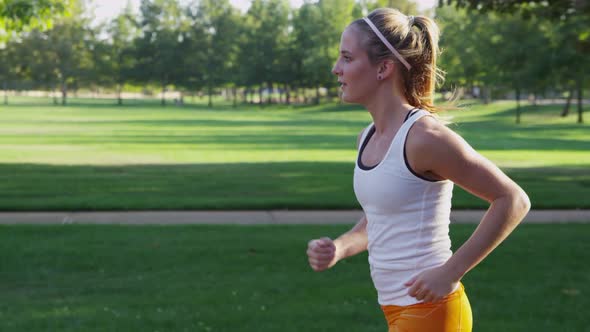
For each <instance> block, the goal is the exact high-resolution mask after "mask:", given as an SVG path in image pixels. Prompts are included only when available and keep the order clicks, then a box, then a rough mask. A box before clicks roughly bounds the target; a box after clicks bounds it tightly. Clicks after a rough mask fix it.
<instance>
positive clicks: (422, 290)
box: [404, 265, 459, 302]
mask: <svg viewBox="0 0 590 332" xmlns="http://www.w3.org/2000/svg"><path fill="white" fill-rule="evenodd" d="M458 283H459V280H453V278H452V277H451V273H450V272H449V271H447V269H446V267H445V265H442V266H439V267H435V268H433V269H429V270H426V271H424V272H422V273H420V274H418V275H417V276H415V277H414V278H412V279H410V280H408V282H406V283H405V284H404V285H405V286H407V287H410V289H409V291H408V295H410V296H411V297H415V298H416V300H418V301H423V302H438V301H440V300H441V299H442V298H443V297H445V296H447V295H449V294H450V293H451V292H452V291H453V290H454V289H455V287H457V284H458Z"/></svg>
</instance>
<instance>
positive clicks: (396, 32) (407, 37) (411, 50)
mask: <svg viewBox="0 0 590 332" xmlns="http://www.w3.org/2000/svg"><path fill="white" fill-rule="evenodd" d="M367 18H368V19H370V20H371V22H373V24H374V25H375V26H376V27H377V29H379V31H380V32H381V33H382V34H383V36H384V37H385V38H386V39H387V41H389V43H391V45H392V46H393V47H394V48H395V49H396V51H398V52H399V53H400V55H401V56H402V57H403V58H404V59H405V60H406V61H407V62H408V63H409V64H410V66H412V68H411V69H410V70H407V69H406V67H404V66H403V64H402V63H401V62H400V61H399V60H398V59H397V58H396V57H395V56H394V55H393V54H392V53H391V51H390V50H389V49H388V48H387V47H386V46H385V44H383V42H382V41H381V40H380V39H379V37H378V36H377V35H376V34H375V32H373V30H371V28H370V27H369V25H368V24H367V23H366V22H365V21H364V20H362V19H359V20H356V21H354V22H352V23H351V24H350V25H351V26H354V27H355V28H356V29H357V30H358V31H359V32H361V33H362V34H363V35H364V37H365V38H364V39H363V42H362V46H363V48H364V49H365V50H367V55H368V57H369V61H370V62H371V63H372V64H373V65H377V64H378V63H379V62H380V61H382V60H385V59H391V60H393V61H395V62H396V65H397V66H396V67H397V68H399V72H400V76H401V80H402V91H403V93H404V96H405V97H406V99H407V100H408V102H409V103H410V104H411V105H412V106H415V107H420V108H422V109H425V110H427V111H429V112H431V113H435V112H439V111H441V110H443V109H448V107H440V106H435V105H434V91H435V88H436V85H437V84H441V83H442V82H443V81H444V74H445V72H444V71H442V70H440V69H439V68H438V67H437V65H436V61H437V58H438V55H439V53H440V50H439V48H438V40H439V36H440V30H439V28H438V26H437V25H436V23H435V22H434V21H433V20H432V19H430V18H428V17H426V16H415V17H409V16H406V15H404V14H402V13H401V12H400V11H398V10H396V9H392V8H378V9H375V10H373V11H372V12H371V13H370V14H369V15H367ZM451 108H452V107H451Z"/></svg>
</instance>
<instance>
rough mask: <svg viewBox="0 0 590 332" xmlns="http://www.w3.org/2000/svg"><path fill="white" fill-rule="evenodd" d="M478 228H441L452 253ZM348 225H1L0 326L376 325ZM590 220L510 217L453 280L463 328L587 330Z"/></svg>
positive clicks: (380, 327)
mask: <svg viewBox="0 0 590 332" xmlns="http://www.w3.org/2000/svg"><path fill="white" fill-rule="evenodd" d="M474 227H475V225H452V226H451V238H452V240H453V246H454V248H455V249H456V248H457V247H458V246H459V245H461V244H462V243H463V242H464V241H465V240H466V239H467V237H468V236H469V235H470V234H471V232H472V231H473V230H474ZM348 228H349V226H344V225H338V226H327V225H323V226H319V225H318V226H297V225H292V226H96V225H65V226H0V262H1V264H0V280H1V282H0V294H2V295H1V299H2V301H0V321H1V322H2V323H0V326H1V328H0V330H2V331H7V332H8V331H19V332H20V331H31V332H34V331H242V332H248V331H252V332H261V331H285V332H288V331H351V332H354V331H364V332H365V331H385V322H384V319H383V317H382V314H381V312H380V310H379V307H378V305H377V303H376V294H375V290H374V288H373V286H372V283H371V280H370V276H369V268H368V265H367V264H368V263H367V258H366V254H362V255H359V256H357V257H353V258H351V259H348V260H346V261H343V262H341V263H339V264H337V265H336V266H335V267H334V269H332V270H330V271H327V272H323V273H315V272H313V271H312V270H311V269H310V268H309V267H308V266H307V262H306V255H305V249H306V246H307V241H308V240H310V239H311V238H315V237H318V236H331V237H335V236H337V235H338V234H340V233H342V232H343V231H345V230H347V229H348ZM589 232H590V224H568V225H564V224H555V225H521V226H520V227H519V228H517V229H516V230H515V232H514V233H513V234H512V235H511V236H510V237H509V238H508V239H507V241H506V242H505V243H504V244H502V245H501V246H500V247H498V248H497V249H496V250H495V251H494V252H493V253H492V254H491V255H490V256H489V257H488V258H487V259H486V260H484V261H483V262H482V263H481V264H480V265H479V266H478V267H476V268H475V269H474V270H473V271H471V272H470V273H469V274H468V275H467V276H466V277H465V278H464V279H463V283H464V284H465V287H466V290H467V294H468V297H469V299H470V302H471V305H472V309H473V314H474V331H478V332H486V331H490V332H497V331H535V332H541V331H547V332H549V331H551V332H552V331H560V332H567V331H572V332H573V331H576V332H580V331H590V328H589V327H588V316H587V309H588V307H589V306H590V297H589V296H588V295H589V294H590V268H589V267H588V264H586V263H584V262H586V261H587V260H588V252H589V251H590V242H588V241H587V234H588V233H589Z"/></svg>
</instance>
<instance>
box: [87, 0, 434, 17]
mask: <svg viewBox="0 0 590 332" xmlns="http://www.w3.org/2000/svg"><path fill="white" fill-rule="evenodd" d="M127 1H129V2H131V5H132V6H133V8H134V9H135V11H137V10H138V9H139V3H140V0H94V1H93V3H94V6H95V11H94V14H95V15H96V20H97V21H98V22H102V21H105V20H109V19H111V18H113V17H115V16H116V15H117V14H119V13H120V12H121V10H122V9H123V8H124V7H125V5H126V4H127ZM289 1H290V2H291V6H292V7H294V8H298V7H300V6H301V5H302V4H303V0H289ZM230 2H231V3H232V4H233V5H234V6H236V7H238V8H240V9H242V10H243V11H246V10H247V9H248V7H249V6H250V0H230ZM415 2H416V3H417V4H418V8H419V9H426V8H431V7H434V6H435V4H436V2H437V0H418V1H415Z"/></svg>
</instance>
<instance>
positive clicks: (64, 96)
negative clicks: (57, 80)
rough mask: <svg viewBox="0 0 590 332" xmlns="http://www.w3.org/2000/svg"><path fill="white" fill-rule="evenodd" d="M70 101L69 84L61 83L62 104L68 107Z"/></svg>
mask: <svg viewBox="0 0 590 332" xmlns="http://www.w3.org/2000/svg"><path fill="white" fill-rule="evenodd" d="M67 99H68V84H67V83H66V81H63V82H62V83H61V104H62V105H64V106H65V105H66V103H67Z"/></svg>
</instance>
